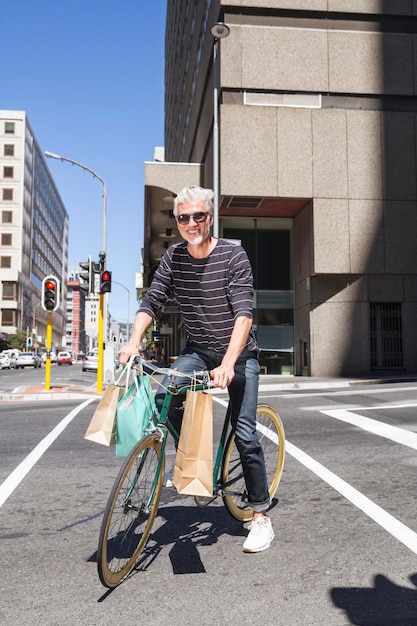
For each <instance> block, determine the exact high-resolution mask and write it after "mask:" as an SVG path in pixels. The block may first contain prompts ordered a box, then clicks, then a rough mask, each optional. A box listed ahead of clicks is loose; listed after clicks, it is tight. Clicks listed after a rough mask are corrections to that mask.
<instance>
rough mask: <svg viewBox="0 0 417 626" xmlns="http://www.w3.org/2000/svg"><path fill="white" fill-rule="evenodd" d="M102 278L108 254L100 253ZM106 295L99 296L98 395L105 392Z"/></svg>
mask: <svg viewBox="0 0 417 626" xmlns="http://www.w3.org/2000/svg"><path fill="white" fill-rule="evenodd" d="M98 256H99V259H100V276H101V273H102V272H103V271H104V270H105V269H106V253H105V252H100V254H99V255H98ZM100 291H101V290H100ZM104 297H105V294H104V293H100V294H99V310H98V329H97V330H98V332H97V334H98V361H97V393H102V392H103V377H104Z"/></svg>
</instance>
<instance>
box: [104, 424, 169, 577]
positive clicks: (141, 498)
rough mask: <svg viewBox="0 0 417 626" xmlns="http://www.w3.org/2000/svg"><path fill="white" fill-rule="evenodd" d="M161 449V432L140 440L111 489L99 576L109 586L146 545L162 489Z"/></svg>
mask: <svg viewBox="0 0 417 626" xmlns="http://www.w3.org/2000/svg"><path fill="white" fill-rule="evenodd" d="M161 450H162V442H161V439H160V436H159V435H158V434H151V435H148V436H146V437H144V438H143V439H141V440H140V441H139V443H138V444H137V445H136V446H135V448H133V450H132V452H131V453H130V454H129V456H128V457H127V458H126V460H125V462H124V464H123V466H122V467H121V468H120V471H119V474H118V476H117V478H116V480H115V483H114V485H113V488H112V490H111V493H110V497H109V500H108V502H107V506H106V510H105V512H104V517H103V521H102V524H101V529H100V537H99V542H98V550H97V567H98V575H99V577H100V580H101V582H102V583H103V585H104V586H105V587H108V588H110V589H111V588H113V587H116V586H117V585H118V584H119V583H120V582H121V581H122V580H123V579H124V578H126V576H127V575H128V574H129V572H130V571H131V570H132V569H133V567H134V566H135V563H136V562H137V560H138V558H139V556H140V554H141V552H142V550H143V549H144V547H145V545H146V542H147V539H148V536H149V533H150V531H151V528H152V524H153V521H154V519H155V515H156V512H157V510H158V505H159V500H160V497H161V491H162V483H163V476H164V466H165V459H164V458H161V459H160V457H161ZM159 462H160V463H161V465H160V471H159V473H158V464H159Z"/></svg>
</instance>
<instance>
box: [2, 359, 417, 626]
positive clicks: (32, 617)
mask: <svg viewBox="0 0 417 626" xmlns="http://www.w3.org/2000/svg"><path fill="white" fill-rule="evenodd" d="M61 369H62V368H61ZM93 376H94V375H93ZM261 395H262V396H263V398H262V399H263V400H264V401H266V402H268V403H270V404H272V405H273V406H275V407H276V408H277V409H278V410H279V412H280V414H281V417H282V418H283V422H284V425H285V430H286V436H287V456H286V463H285V469H284V473H283V477H282V481H281V485H280V487H279V490H278V494H277V495H278V498H279V501H278V503H276V505H275V506H274V507H273V509H272V510H271V512H270V515H271V519H272V522H273V525H274V529H275V540H274V542H273V544H272V546H271V548H270V549H269V550H268V551H266V552H264V553H260V554H255V555H252V554H245V553H243V552H242V544H243V541H244V537H245V535H246V531H245V530H244V529H243V528H242V527H241V526H240V525H239V524H238V523H237V522H236V521H234V520H233V519H232V518H231V517H229V515H228V514H227V512H226V510H225V509H224V507H223V505H222V502H221V501H220V500H218V501H215V502H214V503H213V504H211V505H210V506H209V507H207V508H198V507H197V506H196V505H195V503H194V500H193V499H192V498H190V497H185V496H178V495H177V494H176V492H175V491H174V490H172V489H164V492H163V496H162V504H161V507H160V511H159V515H158V517H157V520H156V523H155V526H154V532H153V534H152V535H151V538H150V541H149V546H148V550H147V553H146V559H145V560H144V562H143V563H142V565H141V567H140V568H139V570H138V571H137V572H136V573H135V574H134V575H133V576H131V577H130V578H129V579H127V580H126V581H125V582H124V583H123V584H122V585H120V586H119V587H118V588H117V589H116V590H114V591H112V592H108V591H106V590H105V589H104V588H103V587H102V586H101V584H100V582H99V579H98V577H97V573H96V548H97V540H98V533H99V527H100V522H101V516H102V513H103V509H104V506H105V503H106V500H107V497H108V493H109V490H110V488H111V485H112V482H113V480H114V477H115V475H116V472H117V468H118V467H119V465H120V462H121V460H120V459H117V458H116V457H115V453H114V449H113V448H105V447H102V446H99V445H96V444H93V443H91V442H88V441H85V440H84V439H83V435H84V432H85V430H86V428H87V425H88V422H89V420H90V418H91V415H92V413H93V410H94V406H95V401H92V402H91V401H90V400H87V401H86V402H87V403H88V404H85V405H84V406H82V405H81V402H80V401H79V400H74V401H67V402H60V401H57V400H56V401H54V402H36V403H28V402H0V426H1V439H0V503H1V502H3V501H4V502H3V504H2V506H1V516H0V558H1V564H2V577H1V582H0V623H2V624H7V625H10V626H15V625H16V626H18V625H19V626H20V625H21V624H23V623H24V624H38V625H42V626H44V625H45V626H52V625H58V624H59V625H60V626H61V625H69V626H72V625H76V624H92V625H96V624H97V625H107V624H112V625H113V626H114V625H119V624H126V625H131V624H132V625H133V624H137V623H147V624H150V625H152V626H153V625H155V626H156V625H157V624H158V625H163V626H165V625H167V626H168V625H173V626H177V625H178V626H180V625H181V626H191V625H193V626H194V624H199V626H206V625H207V626H208V625H212V624H230V623H235V624H236V625H240V624H254V623H258V622H259V623H263V624H266V625H267V626H269V625H270V626H272V625H274V626H275V625H278V626H319V625H323V626H345V625H347V624H360V625H365V624H373V625H378V626H382V625H389V626H400V625H401V626H404V625H408V626H411V625H413V626H416V625H417V590H416V589H417V565H416V554H417V521H416V516H415V493H416V488H415V482H416V464H417V460H416V448H417V434H416V432H417V417H416V413H417V411H416V407H417V385H416V384H414V383H410V384H392V385H368V386H355V387H349V388H344V389H339V390H338V389H334V388H332V389H328V390H326V389H321V390H303V389H300V390H299V391H291V392H287V391H283V390H282V389H280V388H277V387H274V385H273V384H271V385H266V387H265V390H264V391H263V392H262V394H261ZM219 398H220V399H222V398H224V396H219ZM215 406H216V411H215V413H216V415H215V425H216V428H215V431H216V432H217V431H218V428H219V425H220V422H221V416H220V413H221V410H222V407H221V405H220V404H218V403H217V402H216V403H215ZM80 407H81V408H80ZM56 427H59V428H58V430H57V429H56ZM54 429H55V430H54ZM168 455H169V457H170V459H171V460H172V459H173V457H174V452H173V449H172V447H171V448H170V449H169V450H168Z"/></svg>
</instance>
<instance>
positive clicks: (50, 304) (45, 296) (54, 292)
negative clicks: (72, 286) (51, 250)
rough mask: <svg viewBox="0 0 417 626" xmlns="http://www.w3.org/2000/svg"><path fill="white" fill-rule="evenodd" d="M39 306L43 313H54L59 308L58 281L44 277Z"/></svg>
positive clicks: (51, 277)
mask: <svg viewBox="0 0 417 626" xmlns="http://www.w3.org/2000/svg"><path fill="white" fill-rule="evenodd" d="M41 305H42V308H43V310H44V311H56V310H57V308H58V306H59V280H58V279H57V278H56V277H55V276H45V278H44V279H43V281H42V293H41Z"/></svg>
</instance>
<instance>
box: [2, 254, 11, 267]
mask: <svg viewBox="0 0 417 626" xmlns="http://www.w3.org/2000/svg"><path fill="white" fill-rule="evenodd" d="M11 266H12V257H11V256H0V267H1V268H3V269H10V268H11Z"/></svg>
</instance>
